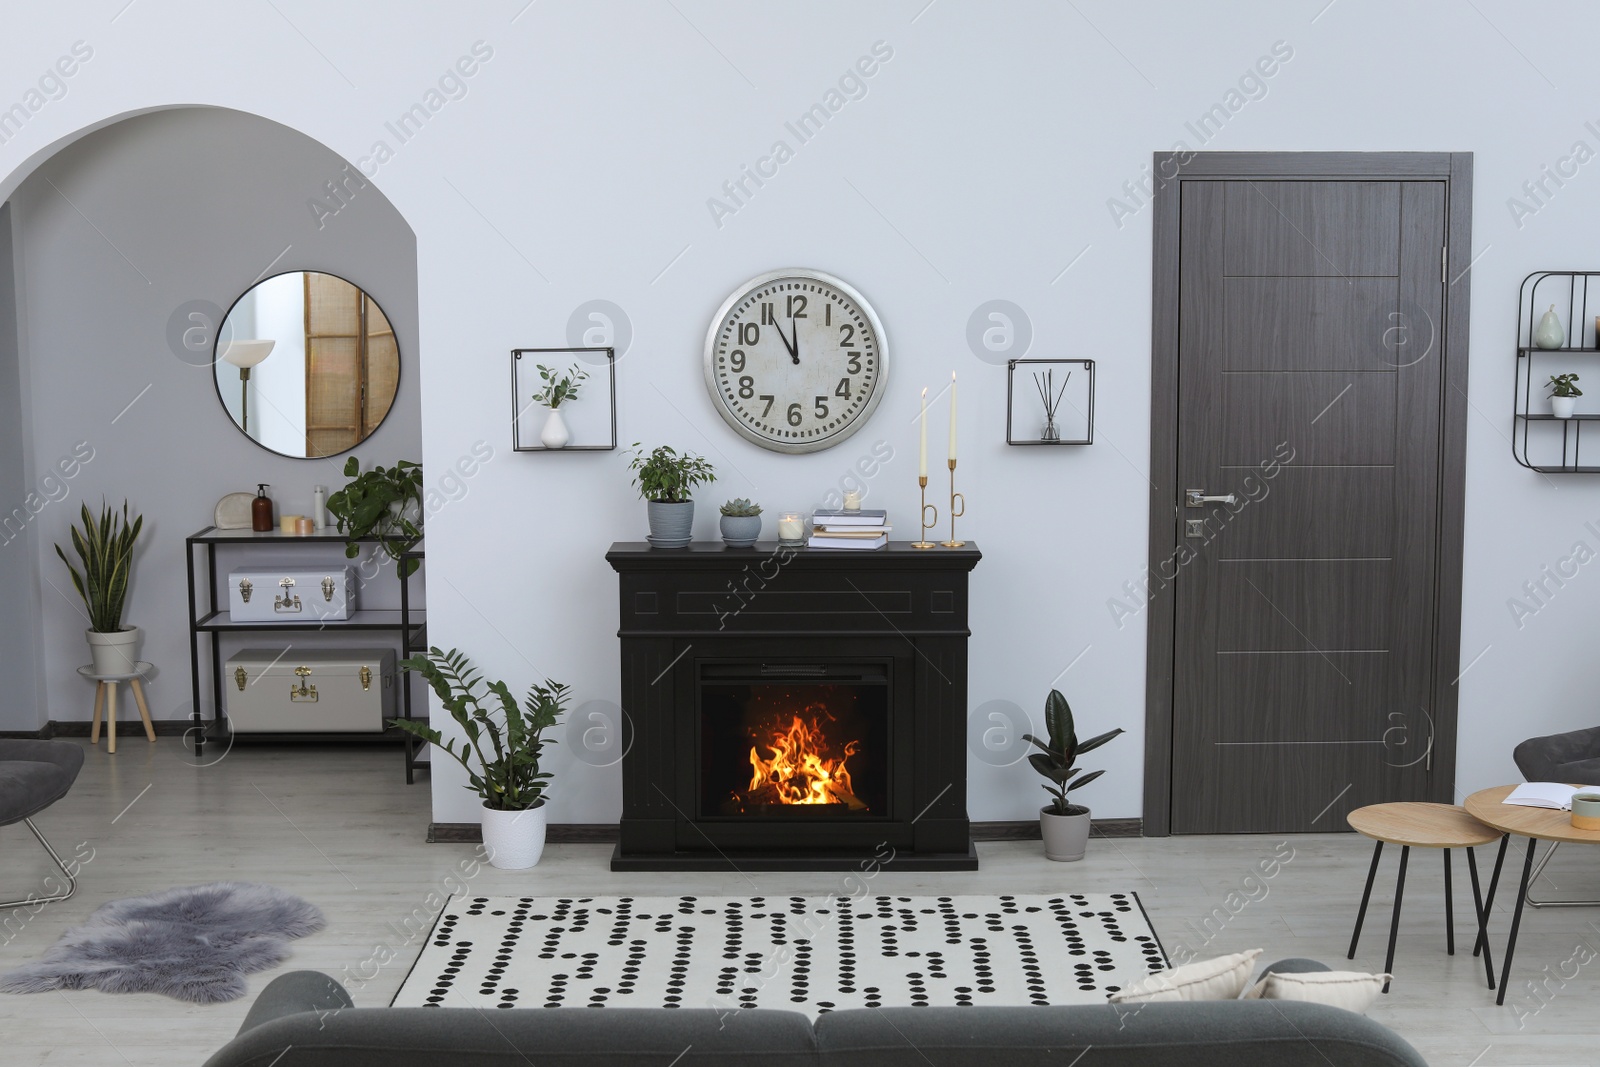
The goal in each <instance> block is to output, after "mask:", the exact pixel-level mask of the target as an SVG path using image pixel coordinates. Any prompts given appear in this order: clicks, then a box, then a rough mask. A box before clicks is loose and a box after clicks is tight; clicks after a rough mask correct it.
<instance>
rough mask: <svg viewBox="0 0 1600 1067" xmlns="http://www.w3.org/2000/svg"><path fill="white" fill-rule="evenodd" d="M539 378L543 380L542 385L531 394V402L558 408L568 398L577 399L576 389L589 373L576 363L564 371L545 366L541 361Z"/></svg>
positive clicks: (581, 384)
mask: <svg viewBox="0 0 1600 1067" xmlns="http://www.w3.org/2000/svg"><path fill="white" fill-rule="evenodd" d="M539 378H540V380H541V381H543V382H544V387H543V388H541V389H540V390H539V391H538V392H537V393H534V394H533V402H534V403H535V404H543V405H544V406H545V407H547V408H558V407H560V406H561V405H562V404H564V403H566V402H567V401H568V400H576V399H578V390H579V389H582V388H583V383H584V382H586V381H588V380H589V374H588V372H587V371H585V370H584V369H583V368H582V367H580V366H578V365H577V364H576V363H574V364H573V365H572V367H571V369H569V370H566V371H560V370H557V369H555V368H554V367H546V366H545V365H544V364H543V363H541V364H539Z"/></svg>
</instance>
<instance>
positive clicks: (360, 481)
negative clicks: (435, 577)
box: [328, 456, 422, 575]
mask: <svg viewBox="0 0 1600 1067" xmlns="http://www.w3.org/2000/svg"><path fill="white" fill-rule="evenodd" d="M344 476H345V477H346V478H349V479H350V481H349V482H347V483H346V484H345V487H344V488H343V489H341V490H339V491H338V492H337V493H334V494H333V495H332V496H330V497H329V498H328V514H330V515H332V516H333V517H334V521H335V522H336V523H338V526H339V532H340V533H342V534H344V535H345V536H346V537H348V538H350V541H349V543H347V544H346V545H345V546H344V554H345V556H346V557H348V558H350V559H355V558H356V557H357V556H359V555H360V554H361V545H360V544H358V543H357V541H356V539H357V538H360V537H376V538H377V539H378V543H379V544H380V545H382V546H383V550H384V551H385V552H387V553H388V554H389V558H391V559H393V560H394V561H395V562H396V563H399V564H400V565H401V567H402V568H403V570H402V573H403V574H406V575H410V574H411V573H412V572H413V571H415V570H416V569H417V566H418V561H417V560H415V559H408V560H401V558H400V553H402V552H404V551H405V550H406V549H408V548H410V547H411V546H412V545H414V544H416V543H417V541H418V540H419V539H421V537H422V526H421V523H422V464H420V463H413V462H411V461H410V460H408V459H402V460H401V461H400V462H398V463H396V464H395V465H394V466H392V467H373V468H372V469H371V470H369V471H367V472H366V473H365V474H363V473H361V461H360V460H358V459H357V458H356V457H354V456H351V457H350V458H349V459H347V460H345V463H344Z"/></svg>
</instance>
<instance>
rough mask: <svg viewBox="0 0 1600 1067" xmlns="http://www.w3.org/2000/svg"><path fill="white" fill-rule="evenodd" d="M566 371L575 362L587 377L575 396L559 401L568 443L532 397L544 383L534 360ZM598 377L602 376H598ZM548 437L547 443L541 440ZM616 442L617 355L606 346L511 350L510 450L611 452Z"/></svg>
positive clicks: (542, 406) (559, 370)
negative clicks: (557, 442) (561, 441)
mask: <svg viewBox="0 0 1600 1067" xmlns="http://www.w3.org/2000/svg"><path fill="white" fill-rule="evenodd" d="M540 364H543V365H545V366H547V367H549V368H551V369H552V370H554V371H557V372H565V371H567V370H568V369H569V368H571V367H572V366H573V365H574V364H576V365H577V366H579V367H580V368H582V370H583V371H585V372H586V373H587V374H588V375H589V377H588V379H587V380H585V381H584V382H583V383H582V385H581V387H580V389H579V391H578V395H577V397H576V398H574V399H572V400H568V401H566V402H565V403H563V404H562V405H561V406H560V423H561V425H562V427H563V428H564V429H565V433H566V437H567V443H566V444H564V445H560V446H558V447H552V444H551V443H553V442H555V441H557V440H559V439H560V437H561V434H560V433H559V432H553V431H555V430H557V427H553V426H551V424H550V423H551V411H550V409H549V408H548V407H546V406H545V405H543V404H541V403H539V402H538V401H536V400H535V399H534V396H535V395H536V394H538V393H539V392H540V391H541V390H542V389H544V387H545V382H544V380H543V379H542V378H541V377H540V376H539V365H540ZM602 379H604V380H603V381H602ZM546 442H551V443H546ZM616 447H617V355H616V350H615V349H611V348H513V349H512V350H511V449H512V451H514V452H610V451H613V450H615V449H616Z"/></svg>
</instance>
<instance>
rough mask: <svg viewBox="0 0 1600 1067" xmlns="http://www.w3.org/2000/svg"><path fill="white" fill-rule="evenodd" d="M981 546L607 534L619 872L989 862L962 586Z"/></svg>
mask: <svg viewBox="0 0 1600 1067" xmlns="http://www.w3.org/2000/svg"><path fill="white" fill-rule="evenodd" d="M981 558H982V557H981V555H980V554H979V552H978V550H977V547H976V546H975V545H968V546H967V547H966V548H964V549H958V550H938V551H932V552H922V551H917V550H915V549H912V548H910V547H909V545H907V544H904V543H895V544H891V545H890V546H889V547H887V548H885V549H882V550H880V551H877V552H870V553H868V552H861V553H846V552H827V551H819V550H808V549H785V548H779V547H777V546H776V545H758V546H756V547H755V548H753V549H729V548H725V547H724V546H723V545H721V544H719V543H705V544H695V545H692V546H690V547H689V548H688V549H681V550H659V549H652V548H650V547H648V546H647V545H644V544H617V545H613V546H612V548H611V551H610V552H609V553H608V554H607V556H606V559H607V562H609V563H610V564H611V565H612V567H613V568H615V569H616V571H617V572H618V582H619V587H620V595H621V602H620V606H621V613H620V619H621V626H620V629H619V636H620V638H621V648H622V694H623V709H624V712H625V715H624V719H623V743H624V755H623V758H622V771H623V812H622V824H621V839H620V842H619V844H618V845H617V849H616V851H615V853H614V854H613V856H612V868H613V869H615V870H855V869H863V868H864V866H869V865H871V864H877V865H879V866H882V867H886V868H889V869H897V870H975V869H976V868H977V857H976V853H975V852H974V851H973V848H972V844H971V840H970V833H969V830H970V824H969V822H968V819H967V810H966V749H965V737H966V730H965V716H966V696H967V694H966V687H967V654H966V645H967V638H968V629H967V581H968V574H969V572H970V571H971V570H972V568H973V567H974V566H975V565H976V564H977V562H978V560H979V559H981Z"/></svg>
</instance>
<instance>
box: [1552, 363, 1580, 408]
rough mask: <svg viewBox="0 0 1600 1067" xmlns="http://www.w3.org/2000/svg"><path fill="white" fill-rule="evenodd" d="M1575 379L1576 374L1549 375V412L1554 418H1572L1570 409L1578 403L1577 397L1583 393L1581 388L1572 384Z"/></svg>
mask: <svg viewBox="0 0 1600 1067" xmlns="http://www.w3.org/2000/svg"><path fill="white" fill-rule="evenodd" d="M1577 380H1578V376H1577V375H1576V374H1552V375H1551V376H1550V413H1551V414H1552V415H1554V416H1555V417H1556V418H1558V419H1570V418H1572V409H1573V407H1574V406H1575V405H1576V404H1577V403H1578V397H1580V396H1582V395H1583V390H1582V389H1579V388H1578V387H1577V386H1576V385H1573V384H1572V383H1573V382H1575V381H1577Z"/></svg>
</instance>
